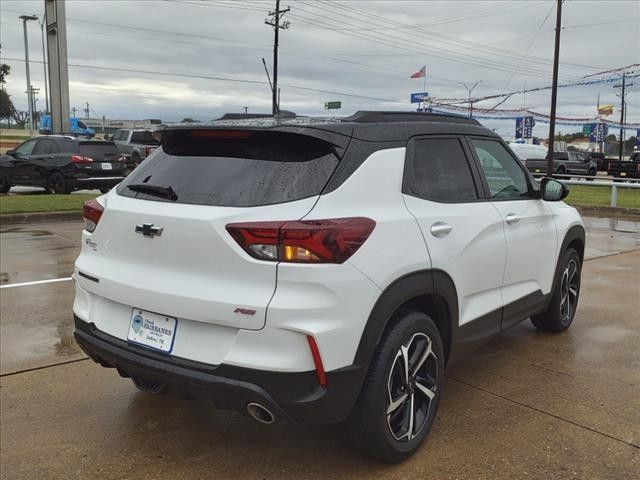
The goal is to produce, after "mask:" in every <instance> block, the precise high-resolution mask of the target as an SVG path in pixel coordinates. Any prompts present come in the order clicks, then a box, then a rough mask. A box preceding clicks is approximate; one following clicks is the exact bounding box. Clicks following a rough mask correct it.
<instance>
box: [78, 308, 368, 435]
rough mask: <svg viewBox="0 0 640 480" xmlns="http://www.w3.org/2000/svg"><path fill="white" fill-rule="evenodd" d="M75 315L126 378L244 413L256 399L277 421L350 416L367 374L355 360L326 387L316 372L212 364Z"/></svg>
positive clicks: (90, 348)
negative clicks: (135, 341)
mask: <svg viewBox="0 0 640 480" xmlns="http://www.w3.org/2000/svg"><path fill="white" fill-rule="evenodd" d="M74 318H75V332H74V336H75V339H76V341H77V342H78V344H79V345H80V347H81V348H82V349H83V350H84V351H85V353H87V355H89V356H90V357H91V358H92V359H93V360H94V361H95V362H97V363H99V364H101V365H102V366H104V367H110V368H116V369H117V370H118V372H119V373H120V375H122V376H124V377H130V376H137V377H140V378H142V379H144V380H147V381H152V382H155V383H161V384H164V385H166V386H167V387H168V388H169V389H170V390H172V391H174V392H176V393H178V394H181V395H183V396H185V397H187V398H196V399H201V400H207V401H211V402H213V403H214V404H215V405H216V406H217V407H218V408H222V409H231V410H237V411H240V412H243V413H244V412H245V409H246V405H247V404H248V403H251V402H256V403H260V404H262V405H264V406H265V407H267V408H268V409H269V410H271V411H272V412H273V414H274V416H275V417H276V420H289V421H296V422H301V423H308V424H325V423H338V422H341V421H343V420H345V419H346V418H347V416H348V415H349V412H350V411H351V409H352V407H353V405H354V404H355V401H356V399H357V397H358V394H359V391H360V387H361V384H362V381H363V379H364V372H365V369H364V368H362V367H358V366H355V365H352V366H350V367H346V368H342V369H339V370H335V371H332V372H328V373H327V386H326V387H321V386H320V385H318V382H317V378H316V373H315V372H314V371H310V372H294V373H288V372H273V371H266V370H256V369H250V368H241V367H235V366H230V365H224V364H222V365H207V364H203V363H200V362H193V361H190V360H185V359H180V358H177V357H172V356H170V355H164V354H162V353H159V352H155V351H151V350H147V349H145V348H142V347H138V346H135V345H131V344H129V343H127V342H125V341H123V340H120V339H118V338H115V337H112V336H110V335H107V334H106V333H104V332H101V331H100V330H98V329H97V328H96V327H95V325H94V324H92V323H87V322H84V321H82V320H80V319H79V318H78V317H76V316H74Z"/></svg>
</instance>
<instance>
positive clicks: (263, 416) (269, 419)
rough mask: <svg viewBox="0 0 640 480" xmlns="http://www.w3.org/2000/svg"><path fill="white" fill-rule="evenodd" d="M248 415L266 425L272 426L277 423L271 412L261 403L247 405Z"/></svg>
mask: <svg viewBox="0 0 640 480" xmlns="http://www.w3.org/2000/svg"><path fill="white" fill-rule="evenodd" d="M247 413H248V414H249V416H250V417H251V418H253V419H254V420H255V421H257V422H260V423H264V424H265V425H272V424H274V423H276V417H275V415H274V414H273V413H271V410H269V409H268V408H267V407H265V406H264V405H260V404H259V403H255V402H251V403H248V404H247Z"/></svg>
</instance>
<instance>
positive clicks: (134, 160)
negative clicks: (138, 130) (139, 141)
mask: <svg viewBox="0 0 640 480" xmlns="http://www.w3.org/2000/svg"><path fill="white" fill-rule="evenodd" d="M141 161H142V160H141V159H140V154H139V153H138V152H133V153H132V154H131V163H132V164H133V168H132V170H133V169H134V168H136V167H137V166H138V165H140V162H141Z"/></svg>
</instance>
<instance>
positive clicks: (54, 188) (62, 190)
mask: <svg viewBox="0 0 640 480" xmlns="http://www.w3.org/2000/svg"><path fill="white" fill-rule="evenodd" d="M47 190H48V191H49V193H53V194H56V195H57V194H67V193H69V192H70V191H71V189H70V188H69V185H68V184H67V180H66V179H65V178H64V175H62V174H61V173H60V172H54V173H52V174H51V175H50V176H49V180H48V181H47Z"/></svg>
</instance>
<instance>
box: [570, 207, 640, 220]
mask: <svg viewBox="0 0 640 480" xmlns="http://www.w3.org/2000/svg"><path fill="white" fill-rule="evenodd" d="M573 206H574V207H575V208H576V209H577V210H578V212H580V214H581V215H601V216H610V217H627V218H630V219H632V220H636V221H638V220H640V208H622V207H586V206H581V205H573Z"/></svg>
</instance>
